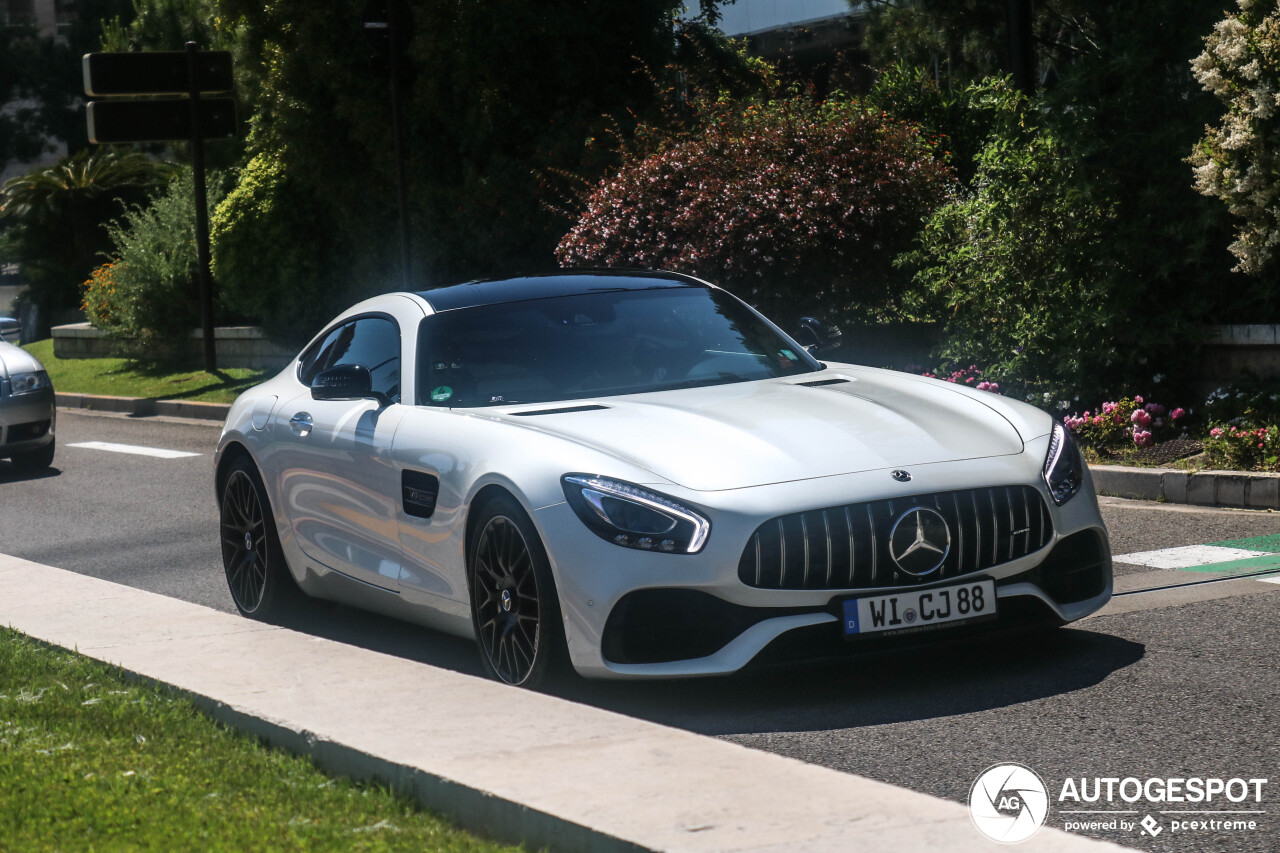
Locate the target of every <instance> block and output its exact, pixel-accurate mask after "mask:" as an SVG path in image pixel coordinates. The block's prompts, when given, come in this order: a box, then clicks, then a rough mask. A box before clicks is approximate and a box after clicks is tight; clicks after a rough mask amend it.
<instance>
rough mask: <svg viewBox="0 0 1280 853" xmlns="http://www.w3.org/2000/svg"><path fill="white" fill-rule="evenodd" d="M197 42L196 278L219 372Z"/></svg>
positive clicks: (210, 353) (190, 59) (208, 357)
mask: <svg viewBox="0 0 1280 853" xmlns="http://www.w3.org/2000/svg"><path fill="white" fill-rule="evenodd" d="M197 54H198V51H197V50H196V43H195V42H193V41H189V42H187V83H188V85H189V86H190V101H191V172H192V178H193V181H194V183H195V196H196V278H197V280H198V281H199V283H200V327H201V329H202V331H203V333H204V369H205V370H207V371H208V372H210V373H213V372H214V371H216V370H217V369H218V355H217V346H216V342H215V341H214V338H213V282H212V280H211V277H210V274H209V201H208V197H207V192H206V188H205V182H204V132H203V129H202V128H201V127H200V82H199V79H198V74H199V66H198V64H197V60H198V56H197Z"/></svg>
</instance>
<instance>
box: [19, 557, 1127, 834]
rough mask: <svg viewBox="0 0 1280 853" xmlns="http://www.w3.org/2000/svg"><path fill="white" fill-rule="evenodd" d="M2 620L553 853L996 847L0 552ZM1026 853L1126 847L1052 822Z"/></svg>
mask: <svg viewBox="0 0 1280 853" xmlns="http://www.w3.org/2000/svg"><path fill="white" fill-rule="evenodd" d="M0 624H3V625H7V626H10V627H12V628H14V629H15V630H18V631H21V632H23V633H25V634H28V635H30V636H33V637H36V638H38V639H40V640H42V641H44V642H47V643H50V644H52V645H56V646H61V647H63V648H68V649H74V650H76V651H78V652H80V653H81V654H85V655H88V656H90V657H93V658H96V659H98V660H102V661H106V662H109V663H113V664H116V665H119V666H120V667H122V668H123V669H125V670H127V671H130V672H133V673H136V674H138V675H140V676H143V677H144V678H147V679H149V680H152V681H155V682H158V683H160V684H166V685H171V686H172V687H174V688H176V689H177V690H179V691H181V692H183V693H186V694H189V695H190V696H191V697H193V698H194V699H195V700H196V701H197V702H198V703H199V704H200V705H201V706H202V707H204V708H205V709H206V710H207V711H208V712H209V713H210V714H212V715H213V716H214V717H216V718H218V719H220V720H222V721H224V722H226V723H228V724H229V725H232V726H234V727H236V728H238V729H240V730H242V731H246V732H249V733H252V734H254V735H258V736H260V737H263V738H264V739H266V740H268V741H269V742H271V743H273V744H276V745H278V746H281V747H284V748H286V749H289V750H292V751H294V752H298V753H304V754H307V755H310V756H312V757H313V758H314V759H315V760H316V762H317V763H318V764H320V765H321V766H322V767H325V768H326V769H327V770H328V771H329V772H332V773H340V774H345V775H349V776H352V777H355V778H358V779H376V780H379V781H380V782H383V783H386V784H389V785H391V786H392V787H394V788H396V789H397V790H399V791H401V792H403V793H406V794H408V795H410V796H412V797H414V798H416V799H417V800H418V801H419V802H420V803H422V804H423V805H425V806H427V807H430V808H431V809H433V810H435V811H437V812H440V813H443V814H445V815H447V816H448V817H450V818H452V819H454V820H455V821H457V822H458V823H460V824H461V825H462V826H463V827H465V828H467V829H471V830H475V831H479V832H481V833H484V834H487V835H490V836H492V837H496V838H498V839H500V840H504V841H521V842H524V843H525V844H527V845H528V846H529V847H530V848H531V849H539V848H542V847H544V846H546V847H549V848H550V849H552V850H556V851H637V850H655V851H656V850H662V851H667V850H670V851H689V853H716V851H760V853H802V851H832V852H833V853H835V851H839V853H847V851H850V850H858V851H884V853H911V851H919V853H940V852H941V851H965V853H967V851H993V850H1003V849H1007V846H1006V845H1001V844H997V843H995V842H989V841H986V840H985V839H984V838H983V837H982V836H981V835H979V833H978V832H977V831H976V830H975V829H974V827H973V825H972V824H971V822H970V819H969V813H968V809H967V808H966V807H964V806H962V805H959V804H957V803H952V802H949V801H946V800H941V799H938V798H935V797H930V796H927V795H925V794H919V793H915V792H912V791H908V790H904V789H901V788H897V787H894V786H892V785H887V784H884V783H881V782H876V781H873V780H870V779H864V778H862V777H859V776H853V775H850V774H846V773H839V772H836V771H834V770H828V769H825V768H821V767H816V766H814V765H809V764H804V763H802V762H799V761H795V760H793V759H789V758H783V757H781V756H777V755H773V754H770V753H765V752H757V751H755V750H750V749H747V748H745V747H741V746H738V745H735V744H731V743H728V742H725V741H720V740H716V739H714V738H708V737H703V736H701V735H695V734H692V733H690V732H685V731H681V730H678V729H673V728H668V727H665V726H660V725H657V724H654V723H649V722H645V721H642V720H637V719H633V718H630V717H626V716H623V715H621V714H616V713H613V712H609V711H603V710H600V709H597V708H593V707H590V706H586V705H578V704H575V703H572V702H568V701H565V700H562V699H558V698H556V697H552V696H547V695H544V694H540V693H533V692H530V691H526V690H520V689H517V688H511V687H506V686H504V685H500V684H497V683H496V682H491V681H486V680H483V679H478V678H474V677H471V676H466V675H461V674H458V673H454V672H449V671H447V670H442V669H437V668H434V667H431V666H427V665H424V664H420V663H416V662H413V661H407V660H404V659H401V658H397V657H392V656H389V655H384V654H381V653H378V652H373V651H369V650H366V649H361V648H357V647H354V646H348V645H344V644H342V643H337V642H333V641H330V640H325V639H321V638H318V637H314V636H311V635H308V634H303V633H298V632H295V631H291V630H287V629H284V628H277V627H273V626H270V625H264V624H262V623H259V622H253V621H250V620H247V619H242V618H240V617H238V616H232V615H229V614H226V613H221V612H219V611H215V610H210V609H208V608H204V607H200V606H197V605H194V604H188V603H186V602H182V601H178V600H176V599H171V598H166V597H164V596H160V595H155V594H153V593H149V592H143V591H140V590H135V589H132V588H130V587H125V586H119V585H117V584H112V583H108V582H106V581H101V580H97V579H94V578H89V577H85V576H83V575H78V574H75V573H73V572H67V571H63V570H61V569H56V568H51V567H48V566H42V565H39V564H36V563H31V562H27V561H25V560H21V559H18V558H16V557H9V556H5V555H0ZM1019 849H1020V850H1025V851H1028V853H1030V851H1037V853H1039V851H1062V852H1063V853H1075V851H1079V852H1080V853H1085V851H1102V850H1122V849H1124V848H1120V847H1117V846H1115V845H1112V844H1107V843H1104V842H1099V841H1093V840H1091V839H1087V838H1083V837H1080V836H1075V835H1070V834H1067V833H1064V832H1061V831H1058V830H1055V829H1050V828H1048V827H1046V828H1044V829H1042V830H1040V832H1038V833H1037V834H1036V835H1035V836H1033V837H1032V838H1031V839H1030V840H1029V841H1027V842H1025V843H1024V844H1021V845H1019Z"/></svg>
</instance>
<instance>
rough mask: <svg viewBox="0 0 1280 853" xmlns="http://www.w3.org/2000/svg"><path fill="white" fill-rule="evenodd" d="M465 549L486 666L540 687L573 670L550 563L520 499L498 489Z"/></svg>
mask: <svg viewBox="0 0 1280 853" xmlns="http://www.w3.org/2000/svg"><path fill="white" fill-rule="evenodd" d="M478 512H479V517H478V518H477V520H476V524H475V527H474V528H473V531H474V532H473V533H472V536H471V541H470V542H469V543H468V548H467V581H468V586H469V588H470V598H471V624H472V627H473V628H474V629H475V634H476V643H477V645H478V646H479V651H480V662H481V664H482V665H483V666H484V669H485V672H486V673H488V674H489V676H490V677H491V678H495V679H497V680H498V681H501V682H503V683H505V684H511V685H515V686H519V687H528V688H531V689H538V688H540V687H545V686H546V685H547V684H549V683H551V682H552V681H554V680H555V679H556V678H558V677H559V676H560V675H561V674H562V673H563V672H565V671H566V670H567V659H568V653H567V650H566V648H565V639H564V623H563V621H562V619H561V615H560V601H559V598H558V596H557V595H556V587H555V581H554V580H553V579H552V577H551V564H550V562H549V561H548V560H547V552H546V549H545V548H544V547H543V545H542V540H541V538H539V536H538V531H537V529H536V528H535V527H534V526H533V522H532V521H530V520H529V516H528V515H527V514H525V512H524V510H523V509H522V508H521V507H520V504H519V503H518V502H517V501H516V500H515V499H514V498H512V497H511V496H510V495H500V496H497V497H494V498H492V499H490V500H488V501H486V502H485V504H484V505H483V506H482V507H480V508H479V510H478Z"/></svg>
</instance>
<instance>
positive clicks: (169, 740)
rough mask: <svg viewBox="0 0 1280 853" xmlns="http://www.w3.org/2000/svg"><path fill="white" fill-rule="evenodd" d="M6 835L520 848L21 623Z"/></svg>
mask: <svg viewBox="0 0 1280 853" xmlns="http://www.w3.org/2000/svg"><path fill="white" fill-rule="evenodd" d="M0 838H3V839H4V847H5V849H6V850H31V851H35V850H136V851H171V850H201V851H243V850H315V851H327V850H333V851H401V850H403V851H433V853H500V851H514V850H515V849H517V848H511V847H505V846H501V845H498V844H494V843H493V842H489V841H484V840H482V839H479V838H476V837H475V836H473V835H470V834H468V833H466V832H463V831H462V830H460V829H458V828H457V827H456V826H453V825H451V824H448V823H446V822H445V821H443V820H442V819H441V818H439V817H438V816H436V815H433V814H431V813H429V812H424V811H421V810H419V809H418V808H416V807H415V805H414V804H413V803H412V802H410V801H408V800H406V799H404V798H403V797H398V796H395V795H393V794H392V793H390V792H389V791H388V790H386V789H385V788H381V787H378V786H376V785H364V784H356V783H354V782H352V781H351V780H349V779H345V778H334V777H331V776H329V775H328V774H325V773H322V772H320V771H319V770H318V769H317V768H316V767H315V765H314V764H312V763H311V762H310V761H308V760H307V759H305V758H300V757H298V756H295V755H291V754H289V753H287V752H284V751H282V750H278V749H268V748H267V747H265V746H263V745H262V744H261V743H260V742H259V741H257V740H255V739H253V738H250V737H246V736H244V735H241V734H237V733H236V732H233V731H231V730H230V729H228V728H226V727H225V726H223V725H221V724H219V723H215V722H214V721H212V720H210V719H209V718H208V717H206V716H204V715H203V714H202V713H201V712H200V710H199V709H198V708H197V707H196V706H195V705H194V704H193V703H192V702H191V701H190V700H189V699H186V698H183V697H181V696H178V695H176V694H174V693H171V692H164V691H160V690H156V689H154V688H153V687H149V686H145V685H140V684H139V683H138V681H137V679H135V678H129V677H126V676H125V675H124V673H122V672H121V671H120V670H118V669H116V668H113V667H108V666H106V665H104V664H101V663H98V662H97V661H93V660H90V659H88V658H84V657H80V656H79V655H74V654H71V653H70V652H65V651H61V650H53V649H50V648H49V647H47V646H44V645H42V644H40V643H37V642H35V641H34V640H31V639H29V638H27V637H24V636H22V635H21V634H18V633H15V632H13V631H9V630H0Z"/></svg>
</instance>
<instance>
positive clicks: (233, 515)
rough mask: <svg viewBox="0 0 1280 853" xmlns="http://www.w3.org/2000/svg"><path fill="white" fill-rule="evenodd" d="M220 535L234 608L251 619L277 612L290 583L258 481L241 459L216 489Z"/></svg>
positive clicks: (289, 589) (252, 470) (284, 599)
mask: <svg viewBox="0 0 1280 853" xmlns="http://www.w3.org/2000/svg"><path fill="white" fill-rule="evenodd" d="M221 533H222V566H223V569H224V570H225V571H226V574H227V587H228V588H229V589H230V590H231V598H232V600H234V601H235V605H236V608H237V609H238V610H239V611H240V613H241V614H242V615H244V616H249V617H252V618H254V619H270V618H273V617H277V616H279V615H281V613H282V611H283V610H284V606H285V604H286V603H287V599H288V598H290V597H291V593H292V592H293V590H294V589H296V586H295V585H294V582H293V577H292V576H291V575H289V569H288V568H287V567H286V566H285V562H284V554H283V552H282V551H281V550H280V543H279V540H278V539H277V537H276V532H275V522H274V519H273V518H272V517H271V513H270V507H269V505H268V504H267V501H266V496H265V494H264V492H263V488H262V483H261V481H260V480H259V478H258V476H257V472H256V471H255V470H254V469H253V467H252V466H251V465H250V464H249V463H247V462H245V461H244V460H241V461H239V462H236V463H235V464H234V465H233V466H232V468H231V471H230V473H229V474H228V475H227V480H226V484H225V485H224V486H223V489H222V514H221Z"/></svg>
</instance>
